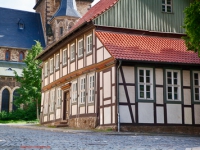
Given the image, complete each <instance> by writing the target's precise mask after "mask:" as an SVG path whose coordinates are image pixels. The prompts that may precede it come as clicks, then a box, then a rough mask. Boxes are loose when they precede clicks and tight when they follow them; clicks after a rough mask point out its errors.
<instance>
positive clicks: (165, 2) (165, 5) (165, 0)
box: [162, 0, 172, 13]
mask: <svg viewBox="0 0 200 150" xmlns="http://www.w3.org/2000/svg"><path fill="white" fill-rule="evenodd" d="M162 11H163V12H169V13H171V12H172V0H162Z"/></svg>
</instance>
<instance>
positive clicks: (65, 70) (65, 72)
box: [62, 66, 67, 76]
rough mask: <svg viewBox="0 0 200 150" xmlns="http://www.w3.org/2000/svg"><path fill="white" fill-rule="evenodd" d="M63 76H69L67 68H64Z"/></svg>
mask: <svg viewBox="0 0 200 150" xmlns="http://www.w3.org/2000/svg"><path fill="white" fill-rule="evenodd" d="M62 72H63V76H65V75H66V74H67V66H66V67H64V68H63V71H62Z"/></svg>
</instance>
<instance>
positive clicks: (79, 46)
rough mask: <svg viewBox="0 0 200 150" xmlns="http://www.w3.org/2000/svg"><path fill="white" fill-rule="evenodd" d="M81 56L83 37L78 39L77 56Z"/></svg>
mask: <svg viewBox="0 0 200 150" xmlns="http://www.w3.org/2000/svg"><path fill="white" fill-rule="evenodd" d="M81 56H83V39H81V40H79V41H78V57H81Z"/></svg>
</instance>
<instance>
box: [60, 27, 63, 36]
mask: <svg viewBox="0 0 200 150" xmlns="http://www.w3.org/2000/svg"><path fill="white" fill-rule="evenodd" d="M62 35H63V27H60V36H62Z"/></svg>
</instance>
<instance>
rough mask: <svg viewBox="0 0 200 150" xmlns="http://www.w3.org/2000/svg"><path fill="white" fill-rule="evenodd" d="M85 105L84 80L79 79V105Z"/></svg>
mask: <svg viewBox="0 0 200 150" xmlns="http://www.w3.org/2000/svg"><path fill="white" fill-rule="evenodd" d="M83 103H85V78H81V79H80V104H83Z"/></svg>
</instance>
